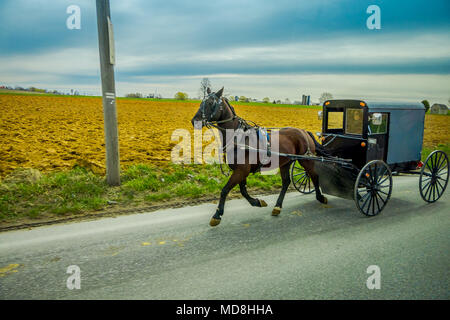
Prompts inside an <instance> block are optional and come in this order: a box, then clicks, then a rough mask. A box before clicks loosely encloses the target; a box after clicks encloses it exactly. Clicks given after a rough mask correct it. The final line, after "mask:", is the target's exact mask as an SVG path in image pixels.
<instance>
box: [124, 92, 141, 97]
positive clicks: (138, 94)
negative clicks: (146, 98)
mask: <svg viewBox="0 0 450 320" xmlns="http://www.w3.org/2000/svg"><path fill="white" fill-rule="evenodd" d="M125 97H127V98H142V93H139V92H136V93H127V94H126V95H125Z"/></svg>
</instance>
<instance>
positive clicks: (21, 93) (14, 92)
mask: <svg viewBox="0 0 450 320" xmlns="http://www.w3.org/2000/svg"><path fill="white" fill-rule="evenodd" d="M0 95H18V96H25V95H26V96H29V95H38V96H40V97H68V98H101V97H100V96H83V95H78V96H72V95H62V94H52V93H39V92H29V91H19V90H5V89H0ZM117 99H119V100H136V101H157V102H167V103H169V102H170V103H180V102H190V103H198V104H200V102H201V100H195V99H187V100H177V99H173V98H172V99H170V98H163V99H156V98H127V97H117ZM230 103H231V105H233V106H266V107H267V106H269V107H284V108H306V109H317V110H322V106H303V105H296V104H274V103H263V102H240V101H230Z"/></svg>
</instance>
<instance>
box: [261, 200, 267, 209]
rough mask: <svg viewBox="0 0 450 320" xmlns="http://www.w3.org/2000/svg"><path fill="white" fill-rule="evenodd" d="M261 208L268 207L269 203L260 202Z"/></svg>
mask: <svg viewBox="0 0 450 320" xmlns="http://www.w3.org/2000/svg"><path fill="white" fill-rule="evenodd" d="M259 206H260V207H267V203H266V202H265V201H264V200H261V199H260V200H259Z"/></svg>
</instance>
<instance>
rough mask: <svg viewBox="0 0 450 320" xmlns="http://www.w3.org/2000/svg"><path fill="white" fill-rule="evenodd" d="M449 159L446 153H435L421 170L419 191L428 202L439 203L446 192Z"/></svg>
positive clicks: (438, 151) (428, 158)
mask: <svg viewBox="0 0 450 320" xmlns="http://www.w3.org/2000/svg"><path fill="white" fill-rule="evenodd" d="M448 169H449V163H448V157H447V155H446V154H445V152H443V151H440V150H436V151H433V152H432V153H431V154H430V155H429V156H428V157H427V160H425V164H424V165H423V166H422V169H421V170H420V179H419V190H420V195H421V196H422V199H423V200H425V201H426V202H430V203H431V202H435V201H437V200H438V199H439V198H440V197H441V196H442V194H443V193H444V191H445V188H446V187H447V183H448V175H449V170H448Z"/></svg>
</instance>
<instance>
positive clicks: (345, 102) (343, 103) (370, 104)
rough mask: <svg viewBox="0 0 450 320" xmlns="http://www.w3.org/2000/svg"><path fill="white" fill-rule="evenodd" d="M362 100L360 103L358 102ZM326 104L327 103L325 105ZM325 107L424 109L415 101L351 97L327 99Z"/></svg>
mask: <svg viewBox="0 0 450 320" xmlns="http://www.w3.org/2000/svg"><path fill="white" fill-rule="evenodd" d="M362 102H364V103H363V104H362V105H361V104H360V103H362ZM327 104H328V105H327ZM324 105H325V106H326V107H327V108H347V107H348V108H355V107H356V108H358V107H359V108H363V107H365V106H364V105H366V106H367V108H368V109H369V110H378V111H380V110H425V107H424V106H423V104H422V103H419V102H417V103H415V102H398V101H395V102H385V101H383V102H380V101H363V100H353V99H342V100H337V99H336V100H328V101H326V102H325V104H324Z"/></svg>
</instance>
